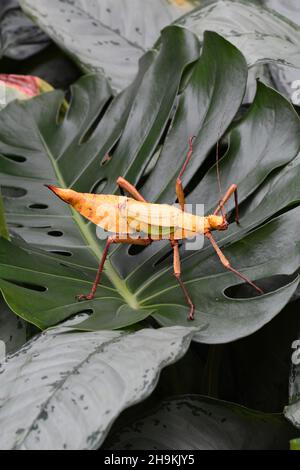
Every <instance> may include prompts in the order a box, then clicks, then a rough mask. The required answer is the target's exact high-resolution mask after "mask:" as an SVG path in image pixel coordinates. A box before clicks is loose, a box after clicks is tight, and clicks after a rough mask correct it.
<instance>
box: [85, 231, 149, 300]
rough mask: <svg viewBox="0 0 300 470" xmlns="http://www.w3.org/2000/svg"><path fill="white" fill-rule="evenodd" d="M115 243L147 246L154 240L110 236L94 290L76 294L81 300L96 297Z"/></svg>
mask: <svg viewBox="0 0 300 470" xmlns="http://www.w3.org/2000/svg"><path fill="white" fill-rule="evenodd" d="M113 243H131V244H133V245H145V246H146V245H150V243H152V240H151V239H150V238H148V239H143V238H141V239H133V238H123V239H121V238H114V237H109V238H108V239H107V242H106V244H105V248H104V251H103V254H102V258H101V261H100V263H99V267H98V271H97V274H96V277H95V281H94V283H93V287H92V290H91V292H90V293H89V294H88V295H84V294H81V295H76V298H77V300H78V301H79V302H80V301H82V300H92V299H93V298H94V297H95V293H96V290H97V287H98V285H99V284H100V281H101V275H102V273H103V269H104V265H105V261H106V258H107V255H108V251H109V248H110V245H112V244H113Z"/></svg>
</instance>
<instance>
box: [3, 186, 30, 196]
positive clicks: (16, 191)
mask: <svg viewBox="0 0 300 470" xmlns="http://www.w3.org/2000/svg"><path fill="white" fill-rule="evenodd" d="M1 192H2V196H4V197H10V198H18V197H23V196H25V195H26V194H27V191H26V189H23V188H15V187H13V186H1Z"/></svg>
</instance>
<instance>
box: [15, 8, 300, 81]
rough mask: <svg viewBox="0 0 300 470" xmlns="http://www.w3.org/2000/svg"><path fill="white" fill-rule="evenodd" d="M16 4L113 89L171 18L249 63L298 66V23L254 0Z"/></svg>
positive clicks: (129, 74)
mask: <svg viewBox="0 0 300 470" xmlns="http://www.w3.org/2000/svg"><path fill="white" fill-rule="evenodd" d="M20 4H21V6H22V8H23V9H24V11H25V12H26V13H27V14H28V15H29V16H30V17H31V18H32V19H33V20H34V21H36V22H37V23H38V25H39V26H40V27H41V28H42V29H43V30H44V31H45V32H47V34H49V36H50V37H51V38H52V39H53V40H54V41H56V42H57V44H58V45H59V46H60V47H62V48H63V49H64V50H65V51H66V52H67V53H69V54H70V55H71V56H72V57H74V58H75V60H76V61H77V62H78V63H79V65H80V66H81V67H82V68H83V70H85V71H93V72H94V71H97V72H100V73H104V74H105V76H106V77H108V79H109V80H110V82H111V84H112V86H113V88H114V89H115V90H121V89H124V87H125V86H127V85H128V84H129V83H130V82H131V81H132V80H133V78H134V75H135V73H136V71H137V65H138V59H139V58H140V57H141V55H142V54H143V53H144V52H145V50H147V49H149V48H151V47H152V46H153V44H154V43H155V41H156V39H157V37H158V35H159V32H160V30H161V29H162V28H163V27H164V26H166V25H168V24H169V23H171V22H173V21H176V23H177V22H178V24H181V25H184V26H185V27H187V28H190V29H191V30H192V31H194V32H196V33H197V34H198V35H199V37H200V38H201V40H202V37H203V32H204V31H205V30H213V31H216V32H218V33H219V34H222V36H224V37H226V38H227V39H228V40H229V41H231V42H232V43H233V44H234V45H236V46H237V47H239V48H241V50H242V52H243V53H244V54H245V57H246V59H247V62H248V63H249V65H254V64H257V63H265V62H270V61H275V62H278V63H280V64H281V63H287V64H291V65H292V66H296V67H299V66H300V62H299V53H298V44H299V35H300V32H299V27H297V25H295V24H293V23H292V22H290V21H289V20H287V19H286V18H284V17H282V16H280V15H278V14H276V13H275V12H274V11H272V10H269V9H266V8H264V7H263V6H262V5H261V3H259V2H256V1H254V0H253V1H252V2H248V1H245V0H218V1H213V0H205V1H203V0H201V1H200V0H194V1H193V0H183V1H181V0H144V1H143V8H141V6H140V1H139V0H94V1H93V2H86V1H84V0H76V1H71V0H52V1H51V2H48V1H47V0H20ZM195 7H196V8H195ZM191 10H192V11H191ZM58 12H59V15H58ZM182 15H184V16H183V17H182ZM179 17H180V18H179ZM181 17H182V18H181ZM178 18H179V19H178ZM250 30H253V31H255V32H254V33H249V31H250ZM78 37H80V41H78V40H77V38H78Z"/></svg>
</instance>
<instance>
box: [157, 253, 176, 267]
mask: <svg viewBox="0 0 300 470" xmlns="http://www.w3.org/2000/svg"><path fill="white" fill-rule="evenodd" d="M172 253H173V250H170V251H168V252H167V253H166V254H164V255H163V256H162V257H161V258H159V260H157V261H156V262H155V263H154V267H155V268H156V267H157V266H159V265H160V264H162V263H163V262H164V261H166V260H167V259H168V258H170V256H171V255H172Z"/></svg>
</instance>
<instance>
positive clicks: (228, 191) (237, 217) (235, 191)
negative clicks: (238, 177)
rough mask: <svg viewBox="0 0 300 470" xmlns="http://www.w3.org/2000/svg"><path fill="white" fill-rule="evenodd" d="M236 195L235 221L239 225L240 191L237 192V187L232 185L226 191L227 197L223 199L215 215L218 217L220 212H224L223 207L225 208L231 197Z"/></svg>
mask: <svg viewBox="0 0 300 470" xmlns="http://www.w3.org/2000/svg"><path fill="white" fill-rule="evenodd" d="M232 194H233V195H234V205H235V221H236V223H237V224H239V223H240V219H239V204H238V191H237V185H236V184H232V185H231V186H230V188H229V189H228V190H227V191H226V194H225V196H224V197H223V198H222V199H221V201H220V202H219V204H218V207H217V208H216V210H215V212H214V215H217V214H218V213H219V212H222V210H223V207H224V206H225V204H226V202H227V201H228V199H229V198H230V196H231V195H232Z"/></svg>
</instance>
